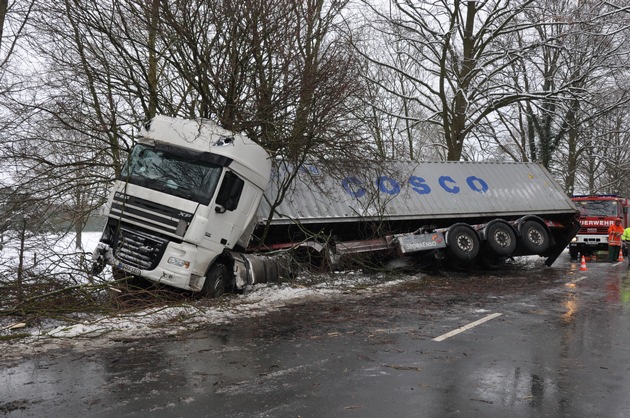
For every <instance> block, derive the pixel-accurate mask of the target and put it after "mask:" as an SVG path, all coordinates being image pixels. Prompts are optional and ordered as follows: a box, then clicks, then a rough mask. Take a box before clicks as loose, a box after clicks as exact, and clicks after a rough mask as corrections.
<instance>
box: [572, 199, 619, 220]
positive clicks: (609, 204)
mask: <svg viewBox="0 0 630 418" xmlns="http://www.w3.org/2000/svg"><path fill="white" fill-rule="evenodd" d="M573 203H575V206H577V208H578V209H579V211H580V216H618V213H617V202H616V201H614V200H582V201H577V202H573Z"/></svg>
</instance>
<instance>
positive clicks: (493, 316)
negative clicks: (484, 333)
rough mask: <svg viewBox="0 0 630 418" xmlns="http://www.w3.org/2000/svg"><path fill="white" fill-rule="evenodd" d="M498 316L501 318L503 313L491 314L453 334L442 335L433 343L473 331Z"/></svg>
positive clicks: (454, 331)
mask: <svg viewBox="0 0 630 418" xmlns="http://www.w3.org/2000/svg"><path fill="white" fill-rule="evenodd" d="M497 316H501V313H499V312H496V313H493V314H491V315H488V316H485V317H483V318H481V319H479V320H477V321H475V322H471V323H470V324H468V325H464V326H463V327H460V328H457V329H454V330H453V331H451V332H447V333H446V334H442V335H440V336H439V337H435V338H434V339H433V341H444V340H445V339H447V338H450V337H452V336H454V335H457V334H459V333H460V332H464V331H466V330H469V329H471V328H474V327H476V326H477V325H479V324H483V323H484V322H486V321H489V320H491V319H494V318H496V317H497Z"/></svg>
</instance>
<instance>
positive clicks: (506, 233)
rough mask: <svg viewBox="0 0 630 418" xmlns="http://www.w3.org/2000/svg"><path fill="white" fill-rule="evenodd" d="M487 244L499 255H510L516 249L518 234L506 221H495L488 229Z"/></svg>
mask: <svg viewBox="0 0 630 418" xmlns="http://www.w3.org/2000/svg"><path fill="white" fill-rule="evenodd" d="M486 245H487V247H488V248H489V249H490V250H491V251H492V252H493V253H494V254H496V255H497V256H502V257H508V256H510V255H512V253H513V252H514V250H515V249H516V234H515V233H514V230H512V227H511V226H510V225H508V224H507V223H505V222H495V223H493V224H491V225H490V226H489V227H488V230H487V231H486Z"/></svg>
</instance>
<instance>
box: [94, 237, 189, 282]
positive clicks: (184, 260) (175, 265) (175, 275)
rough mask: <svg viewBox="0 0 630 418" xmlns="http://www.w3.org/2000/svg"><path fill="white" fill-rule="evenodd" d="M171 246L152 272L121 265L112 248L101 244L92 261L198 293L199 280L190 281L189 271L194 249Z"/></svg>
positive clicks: (98, 245) (96, 249) (183, 245)
mask: <svg viewBox="0 0 630 418" xmlns="http://www.w3.org/2000/svg"><path fill="white" fill-rule="evenodd" d="M171 244H172V243H171ZM171 244H169V246H168V247H167V249H166V251H165V252H164V255H163V256H162V259H161V260H160V263H159V264H158V266H157V267H156V268H155V269H153V270H142V269H139V268H137V267H134V266H130V265H128V264H125V263H123V262H122V261H120V260H119V259H117V258H116V257H115V256H114V252H113V250H112V248H111V247H110V246H109V245H107V244H105V243H103V242H99V243H98V244H97V246H96V248H95V249H94V253H93V254H92V259H93V262H94V264H97V263H104V264H109V265H111V266H112V267H114V268H117V269H119V270H122V271H125V272H127V273H129V274H131V275H134V276H138V277H143V278H145V279H147V280H150V281H153V282H155V283H161V284H167V285H169V286H173V287H177V288H179V289H184V290H193V291H199V290H200V287H199V286H197V285H196V284H197V282H198V281H199V280H191V278H193V275H192V274H191V271H192V267H193V263H194V261H195V258H196V252H197V249H196V247H195V246H193V245H190V244H186V243H183V244H178V245H177V247H181V248H177V247H175V246H173V245H171Z"/></svg>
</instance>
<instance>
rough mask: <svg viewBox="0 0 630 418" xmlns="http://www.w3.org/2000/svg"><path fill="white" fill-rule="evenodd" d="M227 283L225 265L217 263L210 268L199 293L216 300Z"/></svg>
mask: <svg viewBox="0 0 630 418" xmlns="http://www.w3.org/2000/svg"><path fill="white" fill-rule="evenodd" d="M226 282H227V269H226V268H225V265H223V264H221V263H218V264H215V265H214V266H212V267H211V268H210V270H209V271H208V274H207V275H206V280H205V281H204V282H203V287H202V288H201V293H202V294H203V295H204V296H207V297H210V298H218V297H219V296H221V295H222V294H223V292H224V291H225V283H226Z"/></svg>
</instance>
